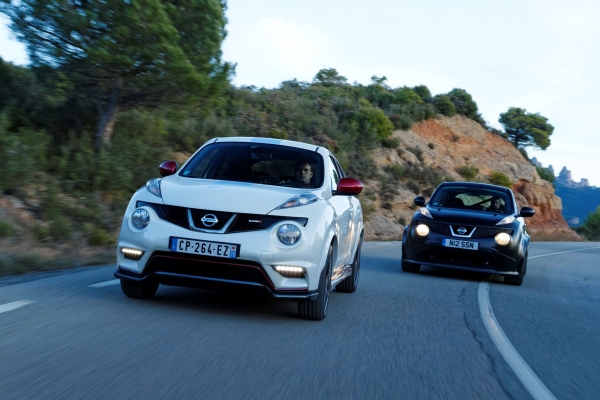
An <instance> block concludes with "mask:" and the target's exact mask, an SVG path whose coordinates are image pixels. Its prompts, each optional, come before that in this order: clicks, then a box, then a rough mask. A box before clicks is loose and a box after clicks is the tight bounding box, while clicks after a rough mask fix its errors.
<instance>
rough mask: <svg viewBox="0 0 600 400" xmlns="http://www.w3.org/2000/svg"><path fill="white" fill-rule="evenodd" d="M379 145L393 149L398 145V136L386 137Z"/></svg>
mask: <svg viewBox="0 0 600 400" xmlns="http://www.w3.org/2000/svg"><path fill="white" fill-rule="evenodd" d="M381 145H382V146H383V147H387V148H388V149H395V148H396V147H398V146H399V145H400V139H398V138H387V139H383V140H382V141H381Z"/></svg>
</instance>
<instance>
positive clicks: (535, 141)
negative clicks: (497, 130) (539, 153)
mask: <svg viewBox="0 0 600 400" xmlns="http://www.w3.org/2000/svg"><path fill="white" fill-rule="evenodd" d="M498 122H500V123H501V124H502V125H504V130H505V131H506V134H507V135H508V140H510V141H511V142H512V144H514V146H515V147H516V148H517V149H523V150H524V148H525V147H527V146H533V147H537V148H539V149H542V150H546V149H547V148H548V146H550V136H551V135H552V132H553V131H554V127H553V126H552V125H550V124H549V123H548V118H546V117H543V116H541V115H540V114H538V113H536V114H532V113H528V112H527V110H525V109H523V108H515V107H511V108H509V109H508V111H507V112H505V113H503V114H500V119H499V120H498ZM524 156H525V157H526V153H525V154H524ZM526 158H527V157H526ZM527 159H529V158H527Z"/></svg>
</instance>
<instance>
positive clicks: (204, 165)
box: [179, 142, 323, 188]
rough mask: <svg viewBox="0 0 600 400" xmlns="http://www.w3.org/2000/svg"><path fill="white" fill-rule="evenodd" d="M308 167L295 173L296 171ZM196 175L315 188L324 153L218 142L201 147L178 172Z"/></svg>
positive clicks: (181, 174) (320, 176) (319, 177)
mask: <svg viewBox="0 0 600 400" xmlns="http://www.w3.org/2000/svg"><path fill="white" fill-rule="evenodd" d="M299 166H302V168H301V169H305V170H307V171H308V172H307V171H305V172H304V175H302V174H300V175H298V174H297V173H296V171H297V170H298V169H299ZM179 175H180V176H183V177H186V178H196V179H219V180H228V181H236V182H251V183H258V184H266V185H282V186H289V187H298V188H316V187H321V186H322V185H323V157H322V156H321V155H320V154H318V153H316V152H314V151H309V150H304V149H298V148H295V147H289V146H280V145H272V144H260V143H252V142H250V143H235V142H220V143H213V144H209V145H208V146H206V147H204V148H203V149H202V150H200V151H199V152H198V153H197V154H196V155H194V157H193V158H192V159H191V160H190V162H189V163H187V164H186V165H185V167H184V168H183V169H182V170H181V171H180V172H179Z"/></svg>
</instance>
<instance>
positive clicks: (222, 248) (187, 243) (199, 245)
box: [169, 237, 240, 258]
mask: <svg viewBox="0 0 600 400" xmlns="http://www.w3.org/2000/svg"><path fill="white" fill-rule="evenodd" d="M169 248H170V249H171V251H172V252H177V253H188V254H200V255H203V256H212V257H221V258H237V257H239V255H240V245H239V244H233V243H220V242H207V241H205V240H194V239H184V238H177V237H171V238H170V242H169Z"/></svg>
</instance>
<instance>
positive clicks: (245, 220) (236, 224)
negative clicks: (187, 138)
mask: <svg viewBox="0 0 600 400" xmlns="http://www.w3.org/2000/svg"><path fill="white" fill-rule="evenodd" d="M136 206H137V207H140V206H147V207H151V208H152V209H153V210H154V211H155V212H156V214H157V215H158V217H159V218H161V219H164V220H165V221H168V222H170V223H172V224H175V225H178V226H181V227H183V228H186V229H190V226H189V219H188V210H190V211H191V214H192V221H193V222H194V226H195V227H196V228H199V229H203V230H213V231H218V230H220V229H223V227H224V226H225V224H226V223H227V221H229V219H230V218H231V217H232V216H233V215H236V217H235V219H234V221H233V223H232V224H231V225H230V226H229V228H227V231H226V232H225V233H234V232H247V231H256V230H263V229H268V228H270V227H271V226H273V225H274V224H275V223H277V222H279V221H296V222H297V223H299V224H301V225H302V226H306V224H307V223H308V218H300V217H279V216H272V215H260V214H244V213H231V212H224V211H212V210H202V209H197V208H189V209H188V208H186V207H178V206H169V205H163V204H154V203H147V202H145V201H138V202H137V204H136ZM208 214H212V215H214V216H215V217H217V219H218V220H219V221H218V222H217V223H216V224H215V225H213V226H211V227H207V226H205V225H204V224H203V223H202V217H204V216H206V215H208Z"/></svg>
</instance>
